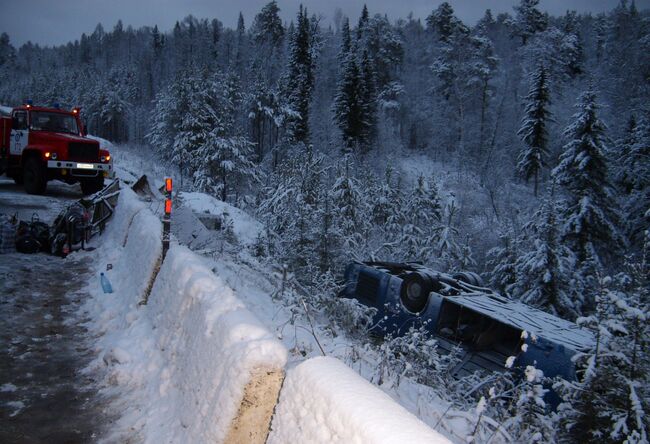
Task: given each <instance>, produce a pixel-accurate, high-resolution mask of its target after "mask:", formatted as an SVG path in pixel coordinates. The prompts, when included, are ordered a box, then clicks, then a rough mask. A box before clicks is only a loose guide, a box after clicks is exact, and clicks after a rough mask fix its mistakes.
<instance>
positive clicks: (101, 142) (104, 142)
mask: <svg viewBox="0 0 650 444" xmlns="http://www.w3.org/2000/svg"><path fill="white" fill-rule="evenodd" d="M86 137H88V138H89V139H93V140H96V141H98V142H99V148H101V149H103V150H108V151H111V149H112V148H113V147H114V146H115V145H113V143H112V142H109V141H108V140H106V139H102V138H101V137H98V136H93V135H92V134H88V135H87V136H86ZM111 154H113V153H112V152H111Z"/></svg>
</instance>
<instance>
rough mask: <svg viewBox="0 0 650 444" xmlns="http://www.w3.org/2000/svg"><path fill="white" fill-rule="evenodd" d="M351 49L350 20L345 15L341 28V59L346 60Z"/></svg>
mask: <svg viewBox="0 0 650 444" xmlns="http://www.w3.org/2000/svg"><path fill="white" fill-rule="evenodd" d="M351 49H352V37H351V35H350V20H349V19H348V18H347V17H344V18H343V27H342V28H341V49H340V51H339V60H340V61H343V60H345V59H346V58H347V56H348V54H349V53H350V50H351Z"/></svg>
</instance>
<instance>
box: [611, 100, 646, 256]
mask: <svg viewBox="0 0 650 444" xmlns="http://www.w3.org/2000/svg"><path fill="white" fill-rule="evenodd" d="M627 143H628V145H627V149H625V150H624V151H623V153H621V158H620V160H619V162H620V163H619V165H620V171H622V172H623V171H624V172H625V176H624V177H625V182H626V191H627V196H626V197H625V201H624V211H625V215H626V220H627V222H628V236H629V239H630V242H631V245H633V246H639V245H642V243H643V236H644V232H645V231H646V230H647V229H648V227H650V220H649V218H648V216H646V214H645V213H646V212H647V211H648V209H650V112H649V111H646V112H645V113H644V114H643V115H642V116H641V117H640V118H639V121H638V123H637V124H636V125H635V126H634V128H633V129H632V134H631V135H630V137H629V139H628V141H627Z"/></svg>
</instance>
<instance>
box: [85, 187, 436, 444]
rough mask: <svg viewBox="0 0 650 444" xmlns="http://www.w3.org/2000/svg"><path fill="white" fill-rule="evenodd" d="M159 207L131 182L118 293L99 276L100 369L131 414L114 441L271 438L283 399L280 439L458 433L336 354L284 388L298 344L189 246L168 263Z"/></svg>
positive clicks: (92, 306) (124, 414)
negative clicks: (291, 347) (279, 333)
mask: <svg viewBox="0 0 650 444" xmlns="http://www.w3.org/2000/svg"><path fill="white" fill-rule="evenodd" d="M147 205H149V204H147V203H145V202H143V201H140V200H139V199H138V196H137V195H136V194H135V193H134V192H133V191H131V190H130V189H128V188H126V189H123V190H122V192H121V194H120V197H119V202H118V206H117V211H116V213H115V215H114V218H113V220H112V221H111V222H110V223H109V225H108V228H107V230H106V232H105V233H104V236H102V240H103V246H102V248H100V249H99V250H97V251H99V252H100V255H101V257H100V264H101V265H100V269H98V270H97V273H98V274H99V272H100V271H104V265H103V263H104V262H105V263H113V264H114V266H113V267H112V270H110V271H106V274H107V276H108V277H109V279H110V280H111V282H112V283H113V289H114V291H115V292H114V293H112V294H103V293H102V292H101V287H100V286H99V280H98V281H97V283H94V284H91V288H90V292H91V294H93V296H94V297H93V298H92V299H90V300H89V301H88V303H87V304H86V307H85V308H86V311H87V314H88V316H89V318H90V319H91V321H90V322H89V323H88V324H87V326H88V328H89V330H90V331H91V332H93V333H95V334H96V335H97V347H96V351H97V354H98V357H97V358H96V359H95V361H94V362H93V364H92V365H91V367H90V368H89V369H88V372H93V373H95V372H100V374H102V375H103V381H104V387H105V388H104V389H103V391H104V394H106V395H108V396H110V397H111V398H112V399H113V400H114V401H113V403H112V407H113V410H114V412H115V414H116V415H117V416H119V418H118V419H117V420H116V421H115V423H114V424H113V427H112V428H111V431H110V435H109V436H106V437H105V440H106V441H109V442H123V441H129V442H131V441H134V440H135V441H143V442H145V443H160V442H169V443H185V442H195V443H203V442H228V443H234V442H242V443H243V442H246V443H257V442H259V443H263V442H265V440H266V439H267V434H268V433H269V424H271V416H272V415H273V411H274V408H275V409H276V413H275V417H274V419H273V423H272V427H271V432H270V435H269V436H268V438H269V441H268V442H272V443H284V442H314V443H318V442H322V443H325V442H328V443H329V442H346V443H347V442H350V443H356V442H358V443H366V442H367V443H397V442H409V443H419V442H429V443H446V442H448V441H447V440H446V438H444V437H443V436H441V435H439V434H438V433H437V432H435V431H433V430H431V429H430V428H428V427H427V426H426V425H425V424H424V423H422V422H421V421H419V420H418V419H417V418H416V417H415V416H413V415H411V414H410V413H408V412H407V411H406V410H405V409H404V408H403V407H401V406H399V405H398V404H397V403H396V402H394V401H393V400H392V399H391V398H390V397H388V395H386V394H384V393H383V392H381V391H380V390H379V389H378V388H376V387H374V386H373V385H371V384H370V383H368V382H367V381H366V380H365V379H363V378H362V377H360V376H359V375H357V374H356V373H355V372H354V371H352V370H350V369H349V368H348V367H346V366H345V365H344V364H343V363H341V362H340V361H337V360H336V359H333V358H315V359H310V360H308V361H306V362H304V363H302V364H300V365H298V366H297V367H295V368H293V369H292V370H290V371H289V373H288V377H287V378H286V380H285V382H284V388H283V389H282V393H281V395H279V393H280V388H281V386H282V383H283V382H282V381H283V378H284V369H285V366H286V364H287V350H286V348H285V347H284V346H283V345H282V343H281V342H280V341H279V340H278V339H277V338H276V337H275V336H274V335H273V334H272V333H271V332H270V331H269V330H268V329H266V328H265V327H264V326H263V325H262V324H261V323H260V321H259V320H258V319H257V318H255V316H254V315H253V314H252V313H251V312H250V311H249V310H248V309H247V308H246V307H245V306H244V304H243V303H242V302H241V301H240V299H239V298H238V297H237V296H236V295H235V294H234V291H233V290H232V289H231V288H230V287H229V286H228V285H227V284H226V283H225V282H224V281H223V280H222V279H221V278H219V277H218V276H216V275H215V273H214V272H213V271H212V270H211V269H210V268H208V267H207V266H206V265H205V261H204V260H203V259H202V258H200V257H199V256H197V255H196V254H195V253H193V252H192V251H190V250H189V249H188V248H186V247H182V246H178V245H172V246H171V248H170V250H169V252H168V254H167V256H166V258H165V260H164V262H163V263H162V264H161V263H160V258H161V253H162V251H161V250H162V248H161V240H160V239H161V223H160V221H159V220H158V218H157V217H156V216H154V215H153V213H152V212H151V211H150V210H149V208H147ZM153 205H156V203H154V204H153ZM125 233H126V234H125ZM154 277H155V280H153V279H154ZM152 283H153V286H151V284H152ZM147 294H149V297H148V304H147V305H142V304H141V303H142V301H144V300H145V299H146V296H147ZM278 396H280V403H279V404H278V405H277V406H276V403H277V400H278Z"/></svg>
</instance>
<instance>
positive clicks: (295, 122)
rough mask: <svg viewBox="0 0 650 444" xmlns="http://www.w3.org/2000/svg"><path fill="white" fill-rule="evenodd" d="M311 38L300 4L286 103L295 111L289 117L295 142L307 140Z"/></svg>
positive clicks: (310, 80)
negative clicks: (295, 114)
mask: <svg viewBox="0 0 650 444" xmlns="http://www.w3.org/2000/svg"><path fill="white" fill-rule="evenodd" d="M312 41H313V36H312V35H311V26H310V23H309V18H308V16H307V10H306V9H303V7H302V5H300V11H299V12H298V18H297V24H296V29H295V31H294V32H293V35H292V39H291V44H290V49H289V51H290V54H289V62H288V63H289V65H288V68H287V76H286V95H287V98H288V102H289V104H290V105H291V107H292V108H293V110H294V111H295V112H296V113H297V117H293V118H291V119H290V120H289V133H290V137H291V138H292V139H293V140H294V141H296V142H304V143H307V141H308V140H309V104H310V101H311V95H312V88H313V86H314V67H313V60H312V48H311V44H312Z"/></svg>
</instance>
